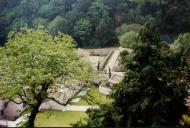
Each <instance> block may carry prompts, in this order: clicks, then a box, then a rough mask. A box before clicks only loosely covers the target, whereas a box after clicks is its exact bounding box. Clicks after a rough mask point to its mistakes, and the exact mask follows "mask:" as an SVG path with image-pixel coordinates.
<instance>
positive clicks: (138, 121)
mask: <svg viewBox="0 0 190 128" xmlns="http://www.w3.org/2000/svg"><path fill="white" fill-rule="evenodd" d="M186 37H187V35H186V34H185V35H184V36H182V37H179V39H178V40H180V41H182V40H184V41H185V40H186ZM188 41H189V40H188ZM179 53H184V49H181V50H180V52H179ZM182 58H183V59H182ZM183 60H187V58H184V55H180V56H179V54H177V53H176V52H175V51H173V50H172V49H170V47H169V46H168V45H167V44H165V43H164V42H162V41H161V38H160V35H159V32H158V30H157V27H156V25H155V20H153V19H151V20H149V21H148V22H147V23H146V24H145V26H144V27H143V28H142V29H141V30H140V32H139V38H138V43H137V44H136V46H135V47H134V49H133V51H132V53H130V54H127V53H126V52H125V53H123V54H122V63H123V65H124V67H125V72H126V73H125V77H124V79H123V81H122V82H121V83H120V84H118V85H117V86H116V88H115V90H114V92H113V94H112V96H111V97H112V98H113V99H114V101H113V103H112V104H109V105H104V106H101V107H100V109H97V110H89V111H88V115H89V119H88V120H87V125H85V126H87V127H129V126H130V127H131V126H133V127H142V126H143V127H145V126H146V127H147V126H153V127H155V126H159V127H160V126H178V125H179V122H180V119H181V118H182V115H183V114H185V113H187V112H188V107H187V106H186V105H185V104H186V100H185V98H187V97H188V87H189V74H190V73H189V63H188V61H183ZM80 125H81V124H80V123H79V124H77V126H80Z"/></svg>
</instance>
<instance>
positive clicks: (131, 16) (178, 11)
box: [0, 0, 190, 47]
mask: <svg viewBox="0 0 190 128" xmlns="http://www.w3.org/2000/svg"><path fill="white" fill-rule="evenodd" d="M189 11H190V1H189V0H1V1H0V30H1V31H0V42H1V44H3V43H4V42H6V37H7V34H8V32H9V31H10V30H19V29H20V28H21V27H23V26H28V27H37V26H39V25H40V26H44V27H45V29H46V30H48V32H49V33H50V34H53V35H56V34H57V33H58V32H59V31H60V32H64V33H67V34H69V35H72V36H73V37H74V39H75V41H76V42H77V44H78V45H79V46H81V47H89V46H90V47H104V46H112V45H115V44H116V43H117V42H118V39H117V37H118V35H121V34H123V33H125V32H126V31H129V30H130V29H135V28H136V29H139V26H140V25H142V24H144V23H145V21H146V20H147V19H149V17H151V16H153V17H155V18H156V20H157V22H158V23H159V25H160V28H161V34H163V35H169V36H170V37H171V38H173V36H174V37H175V35H178V34H179V33H181V32H187V31H189V30H190V22H189V19H190V15H189ZM139 24H140V25H139ZM131 26H132V27H131Z"/></svg>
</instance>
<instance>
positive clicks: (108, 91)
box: [99, 82, 112, 95]
mask: <svg viewBox="0 0 190 128" xmlns="http://www.w3.org/2000/svg"><path fill="white" fill-rule="evenodd" d="M103 85H104V82H103V83H102V84H101V85H100V86H99V92H100V93H102V94H104V95H110V94H111V92H112V90H111V89H110V88H108V87H104V86H103Z"/></svg>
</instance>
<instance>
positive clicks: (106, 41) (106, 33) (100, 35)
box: [95, 16, 117, 47]
mask: <svg viewBox="0 0 190 128" xmlns="http://www.w3.org/2000/svg"><path fill="white" fill-rule="evenodd" d="M115 42H117V37H116V32H115V27H114V25H113V22H112V20H111V18H110V17H108V16H105V17H104V18H102V19H101V20H100V22H99V24H98V26H97V27H96V31H95V43H98V44H99V46H101V47H103V46H108V45H111V44H114V43H115Z"/></svg>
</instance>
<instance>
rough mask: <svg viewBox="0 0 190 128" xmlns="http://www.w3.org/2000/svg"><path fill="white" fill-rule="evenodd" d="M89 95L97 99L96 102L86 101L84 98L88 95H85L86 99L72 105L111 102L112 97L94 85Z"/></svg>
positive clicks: (94, 99)
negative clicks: (102, 92) (100, 91)
mask: <svg viewBox="0 0 190 128" xmlns="http://www.w3.org/2000/svg"><path fill="white" fill-rule="evenodd" d="M87 94H88V95H90V98H91V99H92V100H93V101H95V103H93V102H89V103H88V102H86V101H85V100H84V99H86V98H85V97H87V96H83V98H84V99H81V100H80V101H79V102H77V103H71V105H95V104H96V103H98V104H107V103H111V102H112V99H109V98H108V97H107V96H106V95H104V94H101V93H99V90H98V88H97V87H92V88H91V89H90V90H89V91H88V92H87Z"/></svg>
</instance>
